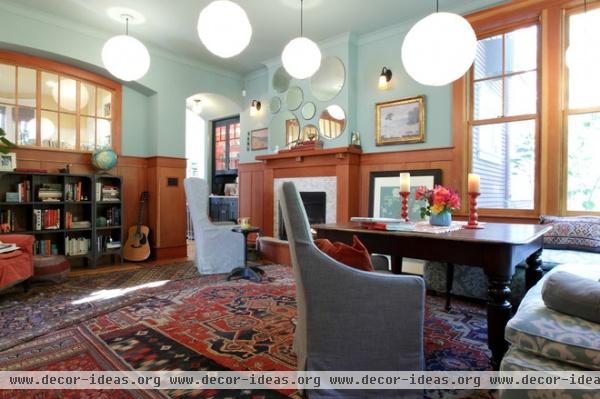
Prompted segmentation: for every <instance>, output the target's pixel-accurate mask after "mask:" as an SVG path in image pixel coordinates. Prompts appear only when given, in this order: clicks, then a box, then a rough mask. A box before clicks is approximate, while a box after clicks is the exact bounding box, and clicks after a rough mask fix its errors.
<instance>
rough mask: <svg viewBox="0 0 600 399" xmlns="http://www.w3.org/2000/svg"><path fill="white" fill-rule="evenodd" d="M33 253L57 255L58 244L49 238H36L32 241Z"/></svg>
mask: <svg viewBox="0 0 600 399" xmlns="http://www.w3.org/2000/svg"><path fill="white" fill-rule="evenodd" d="M33 254H34V255H40V256H50V255H58V246H57V245H56V244H55V243H53V242H52V241H51V240H36V241H35V242H34V243H33Z"/></svg>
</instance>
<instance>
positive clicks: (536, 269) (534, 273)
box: [525, 249, 544, 289]
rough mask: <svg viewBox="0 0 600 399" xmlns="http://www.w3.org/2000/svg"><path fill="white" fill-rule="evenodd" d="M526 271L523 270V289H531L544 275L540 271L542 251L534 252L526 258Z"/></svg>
mask: <svg viewBox="0 0 600 399" xmlns="http://www.w3.org/2000/svg"><path fill="white" fill-rule="evenodd" d="M526 262H527V269H526V270H525V287H526V288H527V289H530V288H531V287H533V286H534V285H535V284H536V283H537V282H538V281H540V279H541V278H542V276H543V275H544V270H543V269H542V265H543V264H544V263H543V262H542V250H541V249H539V250H538V251H536V252H534V253H533V254H532V255H530V256H529V258H527V261H526Z"/></svg>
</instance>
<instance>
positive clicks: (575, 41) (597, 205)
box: [565, 8, 600, 212]
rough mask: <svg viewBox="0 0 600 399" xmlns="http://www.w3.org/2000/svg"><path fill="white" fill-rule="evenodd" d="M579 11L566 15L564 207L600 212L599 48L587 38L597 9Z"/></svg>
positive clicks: (597, 29)
mask: <svg viewBox="0 0 600 399" xmlns="http://www.w3.org/2000/svg"><path fill="white" fill-rule="evenodd" d="M582 11H583V10H578V12H577V13H571V14H569V15H568V17H567V19H568V20H567V23H568V31H567V32H568V34H567V35H568V37H567V42H568V43H569V46H570V48H571V50H569V51H568V52H567V54H566V57H565V58H566V62H567V65H568V68H567V69H566V70H565V71H566V73H567V76H566V77H567V80H568V95H567V101H566V114H567V121H566V123H565V125H566V134H567V160H566V161H567V162H566V163H567V168H566V169H567V170H566V175H567V189H566V207H567V211H571V212H600V157H598V153H597V151H598V148H600V90H598V87H600V73H599V72H598V71H599V70H600V59H599V54H600V50H599V49H598V48H596V47H595V46H597V43H598V42H597V41H595V40H589V39H590V38H594V37H595V38H597V37H600V8H597V9H594V10H588V12H587V13H583V12H582ZM591 46H594V47H591Z"/></svg>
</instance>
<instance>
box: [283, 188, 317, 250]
mask: <svg viewBox="0 0 600 399" xmlns="http://www.w3.org/2000/svg"><path fill="white" fill-rule="evenodd" d="M300 198H302V203H303V204H304V209H306V215H307V216H308V222H309V223H310V224H317V223H325V221H326V220H327V194H326V193H325V192H324V191H316V192H315V191H310V192H306V191H301V192H300ZM279 239H280V240H287V234H286V232H285V225H284V223H283V216H282V215H281V206H279Z"/></svg>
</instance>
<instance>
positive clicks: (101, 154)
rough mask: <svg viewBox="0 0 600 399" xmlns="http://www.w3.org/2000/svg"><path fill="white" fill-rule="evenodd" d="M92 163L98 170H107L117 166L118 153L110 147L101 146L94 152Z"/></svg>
mask: <svg viewBox="0 0 600 399" xmlns="http://www.w3.org/2000/svg"><path fill="white" fill-rule="evenodd" d="M92 165H93V166H94V168H96V169H97V170H99V171H102V172H106V171H107V170H110V169H112V168H114V167H115V166H117V153H116V152H115V151H114V150H113V149H112V148H110V147H104V148H99V149H97V150H96V151H94V152H93V153H92Z"/></svg>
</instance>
